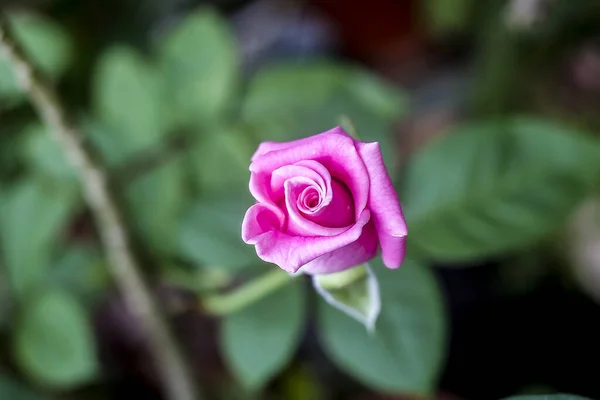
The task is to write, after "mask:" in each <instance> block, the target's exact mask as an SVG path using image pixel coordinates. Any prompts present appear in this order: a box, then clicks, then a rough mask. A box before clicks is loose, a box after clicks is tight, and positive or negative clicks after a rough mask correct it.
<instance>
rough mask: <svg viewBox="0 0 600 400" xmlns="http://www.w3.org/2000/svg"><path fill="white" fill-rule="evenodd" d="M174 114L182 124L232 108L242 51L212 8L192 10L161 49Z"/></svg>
mask: <svg viewBox="0 0 600 400" xmlns="http://www.w3.org/2000/svg"><path fill="white" fill-rule="evenodd" d="M159 56H160V62H161V65H162V67H163V70H164V73H165V75H166V79H167V82H168V87H169V89H170V92H169V93H170V96H169V100H170V101H169V106H170V108H169V112H170V113H171V114H172V117H173V118H174V119H175V121H176V122H177V123H179V124H183V125H188V124H190V123H191V124H196V123H200V124H204V123H206V122H207V121H214V120H218V119H219V118H220V117H221V116H223V114H224V112H226V111H227V109H228V107H229V105H230V102H231V101H232V100H233V97H234V95H235V94H236V91H237V86H238V80H239V73H240V72H239V59H238V49H237V44H236V42H235V39H234V36H233V33H232V32H231V30H230V28H229V26H228V24H227V22H226V20H225V19H223V18H222V17H221V16H219V15H218V14H217V13H216V12H215V11H213V10H212V9H208V8H205V9H202V10H199V11H197V12H195V13H192V14H189V15H187V16H186V17H185V19H184V20H183V21H181V22H180V23H179V24H178V25H177V26H176V27H175V28H174V29H173V30H172V31H171V32H169V33H168V34H167V36H166V38H165V40H164V41H163V42H162V43H161V46H160V48H159Z"/></svg>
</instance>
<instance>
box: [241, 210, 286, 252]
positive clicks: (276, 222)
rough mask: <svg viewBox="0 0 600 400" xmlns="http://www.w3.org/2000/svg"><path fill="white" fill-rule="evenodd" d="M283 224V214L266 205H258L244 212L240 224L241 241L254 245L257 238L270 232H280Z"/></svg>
mask: <svg viewBox="0 0 600 400" xmlns="http://www.w3.org/2000/svg"><path fill="white" fill-rule="evenodd" d="M284 223H285V214H284V213H283V212H282V211H281V210H280V209H279V208H277V207H275V206H273V205H271V204H268V203H258V204H255V205H253V206H252V207H250V208H249V209H248V211H246V215H244V220H243V222H242V240H243V241H244V242H246V243H248V244H256V240H257V237H258V236H260V235H262V234H264V233H266V232H271V231H277V230H280V229H281V227H282V226H283V225H284Z"/></svg>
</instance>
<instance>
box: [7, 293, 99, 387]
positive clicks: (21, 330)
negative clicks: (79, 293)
mask: <svg viewBox="0 0 600 400" xmlns="http://www.w3.org/2000/svg"><path fill="white" fill-rule="evenodd" d="M15 335H16V337H15V346H14V351H15V356H16V359H17V361H18V362H19V365H20V366H21V368H22V369H23V370H24V371H25V372H26V373H27V374H28V375H30V376H31V377H32V378H33V379H35V380H37V381H39V382H40V383H43V384H46V385H50V386H56V387H61V388H70V387H74V386H77V385H80V384H83V383H85V382H88V381H89V380H90V379H92V378H94V376H95V375H96V373H97V371H98V364H97V360H96V355H95V349H94V338H93V334H92V330H91V326H90V324H89V322H88V321H87V316H86V315H85V312H84V310H83V308H81V306H80V305H79V304H78V303H77V301H76V300H75V299H74V298H73V297H72V296H71V295H69V294H68V293H66V292H63V291H58V290H54V291H47V292H43V293H41V294H39V295H36V296H33V297H32V298H31V299H30V301H28V302H27V303H26V304H25V308H24V309H23V310H22V315H21V318H20V320H19V321H18V324H17V327H16V332H15Z"/></svg>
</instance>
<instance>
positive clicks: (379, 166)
mask: <svg viewBox="0 0 600 400" xmlns="http://www.w3.org/2000/svg"><path fill="white" fill-rule="evenodd" d="M356 147H357V148H358V152H359V153H360V155H361V157H362V159H363V161H364V163H365V165H366V166H367V170H368V171H369V181H370V183H371V185H370V186H371V189H370V194H369V205H368V207H369V210H371V213H372V215H373V221H374V222H375V228H376V229H377V235H378V236H379V243H380V245H381V256H382V258H383V263H384V264H385V265H386V267H388V268H398V267H399V266H400V264H402V261H403V260H404V255H405V253H406V235H407V234H408V230H407V227H406V221H405V220H404V216H403V215H402V208H401V206H400V202H399V201H398V194H397V193H396V190H395V189H394V186H393V185H392V181H391V179H390V176H389V174H388V172H387V169H386V168H385V164H384V163H383V157H382V155H381V150H380V148H379V143H362V142H357V143H356Z"/></svg>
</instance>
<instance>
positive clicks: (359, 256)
mask: <svg viewBox="0 0 600 400" xmlns="http://www.w3.org/2000/svg"><path fill="white" fill-rule="evenodd" d="M378 248H379V246H378V238H377V231H376V230H375V225H374V223H373V220H371V221H369V223H368V224H367V225H365V227H364V228H363V231H362V235H361V236H360V238H359V239H358V240H357V241H355V242H352V243H350V244H348V245H346V246H344V247H342V248H339V249H337V250H334V251H332V252H331V253H327V254H324V255H322V256H321V257H318V258H316V259H314V260H312V261H311V262H309V263H308V264H306V265H305V266H303V267H302V268H301V269H300V272H302V273H304V274H307V275H319V274H331V273H334V272H339V271H343V270H345V269H348V268H352V267H355V266H357V265H360V264H363V263H365V262H367V261H369V260H370V259H372V258H373V257H375V255H377V249H378Z"/></svg>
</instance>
